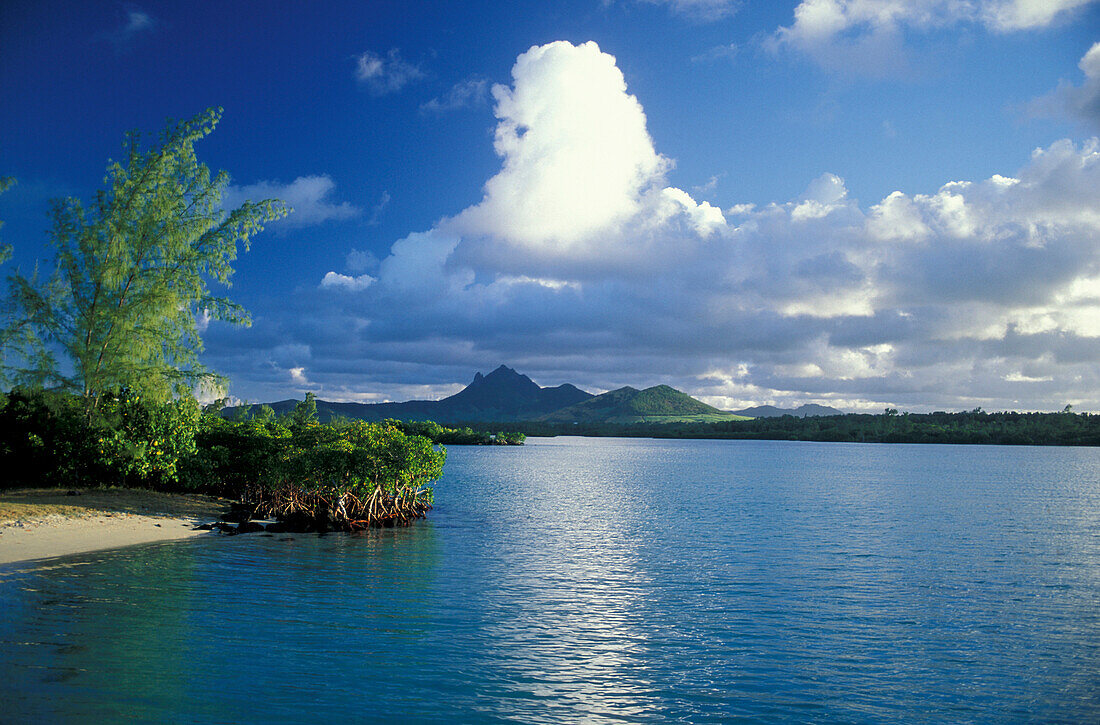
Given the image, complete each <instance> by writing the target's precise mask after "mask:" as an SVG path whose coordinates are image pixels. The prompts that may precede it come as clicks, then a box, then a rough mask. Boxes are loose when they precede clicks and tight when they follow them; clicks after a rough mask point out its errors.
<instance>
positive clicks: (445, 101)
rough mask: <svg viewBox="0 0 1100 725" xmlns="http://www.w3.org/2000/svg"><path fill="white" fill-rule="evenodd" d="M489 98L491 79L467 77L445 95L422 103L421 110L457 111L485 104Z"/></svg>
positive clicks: (431, 111)
mask: <svg viewBox="0 0 1100 725" xmlns="http://www.w3.org/2000/svg"><path fill="white" fill-rule="evenodd" d="M488 99H489V79H487V78H478V77H474V78H467V79H466V80H464V81H462V82H461V83H457V84H455V85H454V86H453V87H452V88H451V90H449V91H447V93H446V94H445V95H443V96H437V97H436V98H433V99H431V100H430V101H426V102H424V103H422V104H420V110H421V111H425V112H429V113H444V112H446V111H457V110H458V109H460V108H469V107H471V106H481V105H484V104H485V103H486V102H487V101H488Z"/></svg>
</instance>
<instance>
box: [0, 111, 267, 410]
mask: <svg viewBox="0 0 1100 725" xmlns="http://www.w3.org/2000/svg"><path fill="white" fill-rule="evenodd" d="M220 117H221V109H208V110H206V111H204V112H203V113H200V114H199V115H197V116H195V117H194V118H191V119H189V120H186V121H182V122H176V123H169V125H168V127H167V129H166V130H165V131H164V132H163V133H162V134H161V136H160V139H159V143H157V144H155V145H154V146H153V147H152V148H150V149H148V150H144V149H143V148H142V144H141V136H140V134H139V133H137V132H131V133H129V134H127V135H126V138H125V141H124V144H123V149H124V158H123V161H122V162H118V161H111V162H109V163H108V166H107V176H106V188H105V189H103V190H101V191H99V192H98V193H97V195H96V197H95V200H94V202H93V203H92V204H91V205H90V206H89V207H87V208H86V207H85V206H84V205H83V204H82V203H81V202H80V201H79V200H78V199H73V198H67V199H59V200H54V201H53V205H52V218H53V227H52V230H51V232H50V241H51V244H52V246H53V248H54V250H55V255H56V256H55V268H54V271H53V273H52V274H51V275H50V276H49V277H47V278H40V277H39V275H38V273H37V272H35V273H34V274H33V275H32V276H30V277H24V276H23V275H21V274H18V273H16V274H13V275H12V276H11V288H12V290H11V300H10V309H11V313H10V314H11V319H12V322H11V323H10V324H9V327H11V326H14V325H17V324H22V325H24V326H29V327H30V329H32V330H33V332H34V335H35V336H36V338H37V340H39V341H40V342H41V343H42V348H41V349H42V350H43V351H46V354H45V358H44V359H43V358H42V357H41V356H39V358H38V364H34V365H28V364H26V360H27V359H29V358H31V357H33V356H27V355H24V359H23V366H22V367H20V368H18V369H16V370H15V372H16V375H17V378H18V377H20V376H21V377H22V378H23V379H24V380H26V379H29V378H38V380H39V381H40V382H42V383H44V384H48V385H52V386H56V387H58V388H60V389H62V390H65V391H69V392H72V393H75V394H78V395H80V396H82V397H83V399H84V401H85V406H86V408H87V410H89V411H91V410H94V409H95V408H96V406H97V405H98V403H99V399H100V396H101V395H102V394H103V392H104V391H107V390H110V389H114V388H128V389H130V390H132V391H137V392H140V393H141V394H145V395H150V396H153V397H155V398H158V399H166V398H168V397H170V396H171V395H172V394H173V393H176V394H179V393H184V392H190V391H192V390H193V389H194V388H195V387H196V386H198V385H201V384H204V383H215V382H220V378H219V376H218V375H217V374H216V373H213V372H211V371H209V370H207V369H206V367H205V366H204V365H203V364H202V363H201V362H200V361H199V358H198V354H199V352H201V351H202V339H201V337H200V322H199V320H202V321H203V324H205V322H207V321H209V320H212V319H213V320H224V321H228V322H232V323H238V324H248V323H249V317H248V314H247V312H245V310H244V309H243V308H241V307H240V306H239V305H238V304H236V303H234V302H232V301H230V300H228V299H227V298H225V297H221V296H218V295H216V294H214V293H213V292H212V291H211V289H210V284H211V283H212V282H216V283H219V284H221V285H226V286H228V285H229V281H230V276H231V275H232V274H233V267H232V263H233V261H234V260H235V259H236V257H237V250H238V245H240V246H241V247H243V248H244V249H245V250H247V249H248V247H249V243H250V240H251V238H252V237H253V235H255V234H256V233H257V232H259V231H260V230H261V229H263V225H264V224H265V223H266V222H268V221H271V220H273V219H277V218H279V217H281V216H284V215H285V214H286V213H287V212H288V211H289V210H288V209H287V207H286V206H285V205H284V204H283V203H282V202H280V201H277V200H271V199H269V200H264V201H259V202H252V201H249V202H246V203H244V204H243V205H242V206H240V207H239V208H237V209H234V210H225V209H223V208H222V203H221V198H222V192H223V191H224V190H225V188H226V186H227V185H228V184H229V175H228V174H227V173H226V172H225V171H220V172H218V173H217V174H214V175H212V174H211V172H210V170H209V169H208V168H207V167H206V165H205V164H202V163H199V161H198V159H197V158H196V156H195V151H194V144H195V142H196V141H198V140H200V139H202V138H203V137H205V136H206V135H207V134H209V133H210V132H212V131H213V130H214V128H215V126H216V125H217V123H218V121H219V119H220ZM55 352H60V353H62V354H63V356H64V358H65V359H66V361H67V363H68V364H66V365H62V364H59V362H58V360H57V359H56V356H55Z"/></svg>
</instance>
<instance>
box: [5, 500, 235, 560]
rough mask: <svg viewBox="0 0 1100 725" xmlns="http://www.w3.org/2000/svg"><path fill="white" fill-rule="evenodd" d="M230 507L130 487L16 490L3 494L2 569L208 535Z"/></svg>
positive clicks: (222, 503)
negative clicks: (205, 525) (208, 528)
mask: <svg viewBox="0 0 1100 725" xmlns="http://www.w3.org/2000/svg"><path fill="white" fill-rule="evenodd" d="M225 508H226V506H225V503H224V502H222V501H219V500H218V499H213V498H210V497H206V496H191V495H175V494H163V493H156V492H152V491H134V490H129V489H106V490H99V489H90V490H81V491H75V492H73V494H69V493H68V492H66V491H64V490H58V489H34V490H22V491H11V492H7V493H5V494H3V495H0V565H4V564H13V563H16V562H23V561H32V560H35V559H46V558H52V557H56V556H65V555H68V554H79V553H84V552H88V551H98V550H100V549H114V548H118V547H121V546H131V545H134V544H143V543H150V542H156V541H168V540H173V539H185V538H188V537H192V536H201V535H204V534H207V533H208V532H205V531H195V530H194V527H195V526H196V525H198V524H200V523H206V522H209V521H213V520H215V519H216V518H217V517H218V516H219V514H221V513H222V512H223V511H224V510H225Z"/></svg>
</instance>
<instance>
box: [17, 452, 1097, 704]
mask: <svg viewBox="0 0 1100 725" xmlns="http://www.w3.org/2000/svg"><path fill="white" fill-rule="evenodd" d="M437 500H438V505H437V508H436V509H435V511H433V512H432V514H431V517H430V519H429V520H428V521H426V522H421V523H420V524H418V525H416V526H413V527H411V528H408V529H398V530H386V531H377V532H371V533H369V534H366V535H361V536H343V535H328V536H323V537H318V536H313V535H294V536H293V537H288V536H285V535H279V536H273V537H260V536H255V535H253V536H241V537H232V538H217V537H213V536H212V537H210V538H202V539H198V540H193V541H187V542H182V543H174V544H160V545H152V546H142V547H133V548H130V549H124V550H117V551H112V552H105V553H99V554H88V555H81V556H73V557H66V558H61V559H55V560H52V561H50V562H45V563H39V564H38V565H36V566H34V567H22V568H21V567H9V568H8V569H0V703H2V705H0V707H2V711H0V720H7V721H26V722H59V721H60V722H88V721H97V720H107V721H112V720H121V719H129V720H137V721H149V722H165V721H167V722H190V721H193V720H199V719H204V720H209V721H213V722H227V721H241V720H243V721H256V720H267V721H273V722H282V721H304V720H309V721H325V720H328V719H332V718H338V719H344V720H351V721H362V720H365V719H371V718H375V719H390V720H402V721H443V720H446V721H453V722H476V721H505V720H507V721H517V722H578V721H590V722H599V721H638V722H668V721H684V722H707V721H711V722H717V721H729V720H733V719H737V718H747V719H752V720H759V721H776V722H780V721H788V722H806V721H815V722H906V723H908V722H914V721H918V722H920V721H923V722H1011V721H1025V722H1026V721H1042V722H1058V721H1061V722H1096V721H1098V720H1100V450H1096V449H1062V448H1027V447H980V446H903V445H892V446H885V445H856V444H850V445H849V444H813V443H787V442H753V441H653V440H623V439H578V438H559V439H554V440H541V439H532V440H530V441H529V443H528V445H526V446H524V447H522V448H510V447H504V448H461V447H453V448H451V449H450V451H449V457H448V461H447V467H446V475H445V477H444V479H443V480H442V481H441V482H440V484H439V486H438V488H437ZM291 538H292V540H288V539H291Z"/></svg>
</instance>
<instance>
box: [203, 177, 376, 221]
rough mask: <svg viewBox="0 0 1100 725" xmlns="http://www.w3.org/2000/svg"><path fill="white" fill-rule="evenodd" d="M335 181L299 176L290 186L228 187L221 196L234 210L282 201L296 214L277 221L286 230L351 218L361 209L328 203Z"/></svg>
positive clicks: (225, 204) (227, 205)
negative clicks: (244, 206) (265, 200)
mask: <svg viewBox="0 0 1100 725" xmlns="http://www.w3.org/2000/svg"><path fill="white" fill-rule="evenodd" d="M335 188H336V182H334V181H333V180H332V179H331V178H330V177H329V176H327V175H320V176H299V177H298V178H297V179H295V180H294V181H292V182H291V183H289V184H280V183H278V182H275V181H260V182H258V183H255V184H250V185H248V186H229V187H227V188H226V189H225V191H224V193H223V194H222V206H223V207H224V208H226V209H235V208H236V207H238V206H240V205H241V204H243V203H244V202H246V201H262V200H264V199H280V200H282V201H284V202H285V203H286V204H287V206H289V207H290V208H291V209H293V212H292V213H291V214H290V215H288V216H287V217H286V218H285V219H283V220H280V221H279V222H278V224H279V226H281V227H283V228H288V227H290V228H297V227H308V226H314V225H316V224H321V223H323V222H326V221H332V220H337V221H338V220H343V219H352V218H354V217H356V216H359V214H360V213H361V212H360V210H359V209H358V208H357V207H355V206H352V205H351V204H349V203H348V202H346V201H344V202H340V203H338V204H337V203H333V202H331V201H329V200H328V197H329V195H330V194H331V193H332V190H333V189H335Z"/></svg>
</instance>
